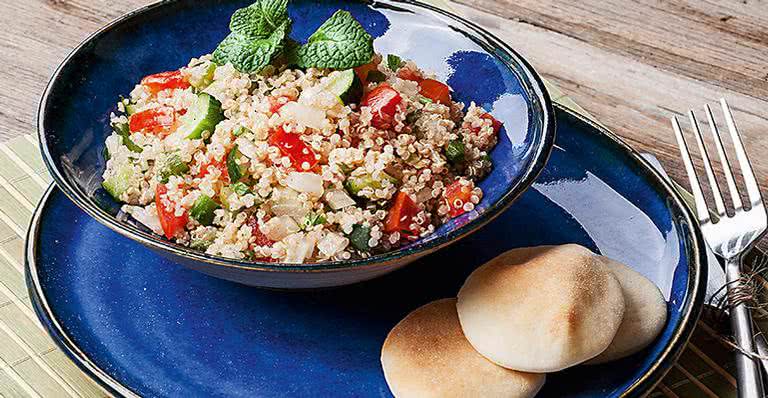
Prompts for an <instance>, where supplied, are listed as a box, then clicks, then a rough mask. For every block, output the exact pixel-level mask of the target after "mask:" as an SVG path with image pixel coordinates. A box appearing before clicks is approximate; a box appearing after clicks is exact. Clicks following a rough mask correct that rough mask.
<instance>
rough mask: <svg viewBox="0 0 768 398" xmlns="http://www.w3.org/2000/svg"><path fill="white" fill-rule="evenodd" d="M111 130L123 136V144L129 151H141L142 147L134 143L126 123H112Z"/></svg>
mask: <svg viewBox="0 0 768 398" xmlns="http://www.w3.org/2000/svg"><path fill="white" fill-rule="evenodd" d="M111 126H112V131H114V132H115V133H117V134H118V135H119V136H120V137H123V145H125V146H127V147H128V150H129V151H131V152H141V151H143V149H142V148H141V147H140V146H138V145H136V144H135V143H134V142H133V140H131V130H130V129H129V128H128V123H112V124H111Z"/></svg>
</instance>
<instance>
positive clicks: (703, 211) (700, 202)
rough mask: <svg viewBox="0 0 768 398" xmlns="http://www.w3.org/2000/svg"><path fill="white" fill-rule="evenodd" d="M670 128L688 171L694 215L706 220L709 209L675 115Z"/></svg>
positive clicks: (707, 219) (702, 220)
mask: <svg viewBox="0 0 768 398" xmlns="http://www.w3.org/2000/svg"><path fill="white" fill-rule="evenodd" d="M672 129H673V130H675V137H676V138H677V145H678V147H680V156H681V157H682V158H683V165H684V166H685V171H686V173H688V181H689V182H690V184H691V191H692V193H693V199H694V202H695V203H696V215H697V216H698V218H699V222H700V223H704V222H708V221H709V210H708V209H707V202H706V200H705V199H704V192H702V191H701V185H699V179H698V178H697V177H696V170H695V169H694V168H693V161H692V160H691V153H690V152H689V151H688V145H686V143H685V138H684V137H683V130H682V129H681V128H680V122H678V121H677V117H676V116H673V117H672Z"/></svg>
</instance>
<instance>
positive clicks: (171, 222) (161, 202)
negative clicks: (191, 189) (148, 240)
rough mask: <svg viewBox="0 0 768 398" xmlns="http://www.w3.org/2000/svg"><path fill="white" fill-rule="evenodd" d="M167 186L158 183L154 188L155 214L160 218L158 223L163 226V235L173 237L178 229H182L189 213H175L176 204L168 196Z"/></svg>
mask: <svg viewBox="0 0 768 398" xmlns="http://www.w3.org/2000/svg"><path fill="white" fill-rule="evenodd" d="M167 193H168V188H167V187H166V186H165V185H163V184H158V185H157V188H156V189H155V204H156V206H157V215H158V217H159V218H160V225H161V226H162V227H163V232H165V237H166V238H168V239H171V238H173V237H174V236H176V234H177V233H178V232H179V231H183V230H184V226H185V225H187V221H188V220H189V214H187V212H186V211H184V213H183V214H182V215H181V216H177V215H176V214H175V210H174V209H175V208H176V204H175V203H173V202H172V201H171V200H170V199H168V196H167V195H166V194H167Z"/></svg>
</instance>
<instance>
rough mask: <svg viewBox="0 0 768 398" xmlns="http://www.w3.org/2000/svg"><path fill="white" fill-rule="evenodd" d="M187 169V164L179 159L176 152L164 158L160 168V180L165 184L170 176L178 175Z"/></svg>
mask: <svg viewBox="0 0 768 398" xmlns="http://www.w3.org/2000/svg"><path fill="white" fill-rule="evenodd" d="M188 171H189V165H188V164H186V163H184V162H182V161H181V157H179V155H176V154H172V155H169V156H168V157H166V158H165V161H164V162H163V166H162V167H161V168H160V172H159V173H158V174H159V177H160V182H162V183H163V184H165V183H166V182H168V179H169V178H170V177H171V176H180V175H182V174H184V173H186V172H188Z"/></svg>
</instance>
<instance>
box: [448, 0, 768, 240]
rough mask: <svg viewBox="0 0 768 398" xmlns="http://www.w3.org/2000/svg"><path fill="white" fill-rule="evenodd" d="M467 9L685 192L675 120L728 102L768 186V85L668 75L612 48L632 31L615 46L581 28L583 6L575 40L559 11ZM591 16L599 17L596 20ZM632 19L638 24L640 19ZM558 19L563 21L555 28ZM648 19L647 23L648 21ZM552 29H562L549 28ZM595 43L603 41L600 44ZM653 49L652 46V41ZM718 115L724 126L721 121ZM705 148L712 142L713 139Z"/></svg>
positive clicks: (717, 75)
mask: <svg viewBox="0 0 768 398" xmlns="http://www.w3.org/2000/svg"><path fill="white" fill-rule="evenodd" d="M462 1H463V0H462ZM469 3H470V4H471V5H472V6H466V5H459V4H457V5H456V8H457V9H458V10H459V11H460V12H462V13H464V14H465V15H467V16H468V17H469V18H470V19H472V20H474V21H475V22H478V23H480V24H481V25H483V26H485V27H487V28H488V29H489V30H490V31H491V32H492V33H494V34H496V35H497V36H499V37H500V38H501V39H502V40H504V41H506V42H507V43H509V44H510V45H511V46H512V47H513V48H515V49H516V50H518V51H519V52H521V53H522V54H523V56H525V57H526V58H527V59H528V60H529V61H531V63H532V64H533V65H534V67H535V68H536V70H537V71H539V72H540V73H541V74H542V75H543V76H544V77H545V78H546V79H549V80H551V81H552V82H554V83H555V84H556V85H558V86H559V87H560V88H561V89H562V91H563V92H564V93H565V94H566V95H568V96H569V97H571V98H572V99H573V100H575V101H576V102H577V103H578V104H579V105H581V106H582V107H584V108H585V109H586V110H587V111H588V112H589V113H591V114H592V115H594V116H595V117H596V118H597V119H598V120H600V122H601V123H603V124H604V125H605V126H607V127H608V128H609V129H611V130H612V131H614V132H616V133H617V134H618V135H619V136H621V137H622V138H623V139H624V140H625V141H627V142H628V143H629V144H630V145H631V146H632V147H634V148H635V149H637V150H639V151H646V152H650V153H653V154H655V155H656V156H657V157H659V158H660V160H661V162H662V164H664V166H665V167H666V168H668V171H669V174H670V175H671V176H672V177H673V178H674V179H675V180H676V181H679V182H681V183H682V184H683V185H684V186H686V187H687V186H688V184H687V178H686V175H685V171H684V169H683V168H682V163H681V162H680V161H679V157H680V155H679V152H678V148H677V144H676V142H675V138H674V136H673V134H672V130H671V126H670V123H669V118H670V117H671V116H675V115H678V116H680V115H683V113H684V112H686V111H687V110H688V109H691V108H693V109H695V110H697V111H698V112H699V116H700V120H704V117H703V116H704V115H703V111H702V106H703V105H704V104H705V103H709V104H713V105H717V101H718V99H719V98H721V97H725V98H727V99H728V101H729V103H730V105H731V107H732V109H733V110H734V117H735V118H736V121H737V124H738V126H739V128H740V130H741V133H742V135H743V139H744V142H745V145H746V147H747V151H748V152H749V153H750V155H751V158H752V160H753V166H754V167H755V168H756V174H757V176H758V179H759V183H760V184H761V185H762V186H763V187H768V159H766V158H765V154H766V153H768V135H766V134H765V132H766V131H768V101H766V100H765V99H764V98H759V96H760V95H761V93H762V91H760V90H768V84H766V83H765V82H761V81H759V79H753V83H754V86H761V87H752V88H750V89H744V88H743V87H741V86H740V85H734V84H731V83H730V81H729V80H728V79H723V76H727V75H728V74H729V73H733V72H728V70H727V68H725V66H723V67H717V68H716V70H709V69H707V68H705V67H703V66H701V65H699V66H696V67H695V68H699V69H701V70H704V71H707V72H706V75H705V77H703V78H697V77H694V76H693V72H692V71H693V70H695V68H694V66H691V65H690V64H691V63H694V62H693V61H691V62H689V63H688V64H686V65H682V66H680V68H683V67H687V68H689V70H688V72H686V73H683V71H682V70H681V69H680V68H678V69H670V68H665V67H664V66H663V65H662V64H661V62H660V61H659V62H657V61H656V60H655V58H648V57H647V56H645V53H635V52H632V51H629V50H627V49H626V48H614V46H615V47H621V45H622V43H630V42H631V41H632V40H630V38H629V36H631V34H630V33H631V32H628V33H627V38H625V39H623V41H616V40H618V39H616V37H617V36H616V34H611V35H608V36H607V37H608V39H606V36H604V35H602V34H598V33H595V32H592V33H585V32H586V31H588V30H590V29H592V30H595V29H597V28H596V27H595V26H596V25H598V24H597V22H589V21H582V19H585V18H587V17H586V16H584V15H581V14H579V10H580V8H579V7H577V6H574V7H573V14H572V15H571V18H570V20H571V22H568V24H570V25H569V30H568V32H569V33H562V31H561V30H562V26H561V25H560V23H561V22H562V20H565V19H568V18H566V17H565V16H564V15H560V14H561V13H564V11H558V12H554V15H555V16H554V17H553V16H547V17H540V16H539V13H538V12H530V11H529V9H527V8H525V6H526V4H528V3H526V2H522V3H521V5H520V6H518V7H512V6H508V7H506V8H505V7H503V6H502V5H503V4H504V2H501V4H502V5H496V3H492V2H486V1H471V2H469ZM529 3H530V2H529ZM475 6H478V7H483V8H486V9H490V10H491V11H494V12H504V13H505V14H506V15H505V16H503V17H502V16H497V15H494V14H491V13H488V12H484V11H481V10H478V9H476V8H474V7H475ZM613 6H614V7H615V6H616V4H614V5H613ZM536 7H538V8H541V7H544V6H538V5H537V6H536ZM555 8H556V7H555ZM625 8H632V7H625ZM582 11H583V10H582ZM513 13H519V14H521V15H523V16H525V17H527V18H531V15H533V17H535V18H537V19H536V22H535V23H531V22H530V20H529V19H526V18H521V17H514V16H513ZM763 14H765V12H763ZM587 15H591V17H592V18H595V16H594V15H592V14H587ZM558 16H559V17H558ZM632 16H633V17H635V18H639V16H638V15H634V14H632ZM553 18H562V20H560V19H556V20H555V21H553V20H552V19H553ZM580 18H581V19H580ZM605 18H606V19H608V20H609V21H608V22H606V25H610V23H609V22H610V19H611V18H614V19H616V18H618V17H617V16H612V14H611V15H610V16H605ZM645 18H649V16H648V15H645ZM574 21H576V22H574ZM580 21H581V22H580ZM588 22H589V23H588ZM562 23H565V22H562ZM547 24H554V25H556V26H555V28H550V26H548V25H547ZM755 29H757V28H756V27H755ZM595 38H599V40H600V41H594V40H593V39H595ZM648 43H651V41H650V40H648ZM628 45H629V44H628ZM648 45H650V44H648ZM754 52H755V55H756V56H758V57H763V58H764V57H765V51H763V53H764V54H761V55H760V54H757V53H758V52H759V51H757V50H755V51H754ZM744 58H746V57H744ZM663 59H664V58H662V60H663ZM566 60H567V61H566ZM696 62H699V61H696ZM753 67H754V68H755V70H757V68H758V66H757V65H756V64H755V65H753ZM740 71H741V72H739V73H741V74H745V75H746V74H748V73H752V74H753V75H756V72H750V71H749V70H748V69H747V68H742V69H740ZM702 74H703V72H702ZM689 75H690V76H689ZM718 116H720V122H722V115H718ZM683 125H684V127H685V128H687V129H688V132H689V133H690V132H691V130H690V125H689V124H688V122H687V119H686V120H683ZM703 128H706V126H703ZM705 132H707V130H705ZM707 134H708V133H707ZM707 142H708V144H711V143H712V142H711V139H710V138H709V137H707ZM711 147H712V146H711V145H710V148H711ZM713 153H714V152H713ZM698 158H700V157H697V159H698ZM765 246H766V245H763V247H765Z"/></svg>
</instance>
